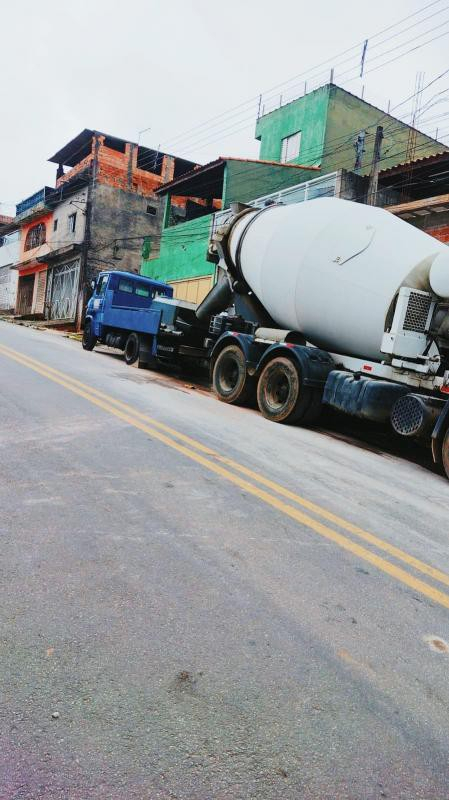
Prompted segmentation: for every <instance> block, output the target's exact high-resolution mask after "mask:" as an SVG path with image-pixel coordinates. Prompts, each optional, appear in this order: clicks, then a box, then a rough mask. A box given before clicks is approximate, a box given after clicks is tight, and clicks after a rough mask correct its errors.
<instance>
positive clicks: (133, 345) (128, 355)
mask: <svg viewBox="0 0 449 800" xmlns="http://www.w3.org/2000/svg"><path fill="white" fill-rule="evenodd" d="M139 349H140V341H139V334H137V333H130V334H129V336H128V338H127V340H126V344H125V361H126V363H127V364H128V366H131V364H134V363H135V362H136V361H137V359H138V358H139Z"/></svg>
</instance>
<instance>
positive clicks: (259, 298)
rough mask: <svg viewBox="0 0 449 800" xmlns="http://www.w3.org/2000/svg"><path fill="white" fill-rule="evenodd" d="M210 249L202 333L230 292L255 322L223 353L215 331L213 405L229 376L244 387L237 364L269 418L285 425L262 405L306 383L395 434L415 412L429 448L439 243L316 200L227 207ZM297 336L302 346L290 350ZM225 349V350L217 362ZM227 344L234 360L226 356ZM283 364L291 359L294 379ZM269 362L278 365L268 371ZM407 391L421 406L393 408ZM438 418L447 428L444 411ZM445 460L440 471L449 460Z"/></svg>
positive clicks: (445, 269) (439, 305) (445, 310)
mask: <svg viewBox="0 0 449 800" xmlns="http://www.w3.org/2000/svg"><path fill="white" fill-rule="evenodd" d="M210 251H211V252H213V253H215V255H216V258H217V261H218V273H219V275H220V280H219V282H218V283H217V287H216V288H215V289H214V290H213V292H212V293H211V296H209V297H208V298H206V301H205V302H206V305H203V309H205V308H207V304H209V306H208V307H209V310H210V311H211V313H212V321H211V325H214V320H216V319H217V317H218V316H219V314H217V312H218V308H219V306H220V296H223V297H224V296H226V293H229V290H231V291H232V294H233V299H234V309H235V312H236V314H237V315H239V313H240V314H241V315H242V316H243V318H244V319H246V320H247V322H249V321H250V320H251V321H252V323H253V324H254V325H255V326H256V327H255V329H254V332H253V334H252V338H251V340H250V341H249V340H248V339H243V338H242V336H243V335H240V334H239V335H238V336H237V337H235V338H234V342H233V344H232V345H231V344H229V343H228V344H226V342H225V339H224V338H223V337H224V336H225V333H226V331H223V334H222V336H221V337H220V338H219V340H218V342H217V344H216V346H215V348H214V350H213V353H212V361H213V362H215V367H216V365H217V363H221V364H222V370H221V372H222V373H223V374H222V376H221V377H222V378H223V380H222V385H221V389H220V381H218V384H217V385H215V383H214V387H215V390H216V392H217V394H218V396H219V398H220V399H222V400H227V402H235V397H234V395H235V392H229V391H228V392H227V396H226V391H227V390H226V385H228V389H229V386H230V385H231V383H232V374H234V376H237V378H238V380H239V381H240V382H241V375H242V369H243V366H242V364H244V365H245V369H246V372H247V373H248V376H247V377H248V379H250V378H251V379H254V380H253V383H255V384H257V385H256V388H255V389H254V392H256V393H257V398H258V403H259V407H260V408H261V410H262V413H265V415H266V416H268V417H269V418H272V419H278V420H280V421H291V419H292V416H291V415H288V414H286V415H285V416H283V415H282V414H275V413H273V414H271V416H270V405H271V407H272V408H277V409H278V410H279V408H281V406H282V396H283V395H284V396H287V395H288V393H289V391H290V389H291V387H292V384H295V383H296V384H298V383H299V384H302V388H303V389H304V390H305V389H306V388H307V387H309V386H311V385H312V384H313V385H314V388H315V389H316V390H317V392H316V394H318V395H319V394H320V390H322V391H321V396H320V404H321V403H322V402H324V403H326V404H328V405H331V406H333V407H334V408H337V409H338V410H339V411H342V412H345V413H350V414H353V415H354V416H359V417H361V418H367V419H370V418H373V419H377V420H380V419H382V420H392V421H394V427H395V430H396V432H397V433H398V434H402V435H408V427H409V422H410V418H411V417H412V416H413V415H417V416H420V415H421V417H422V423H421V425H418V430H417V431H416V438H420V437H422V435H423V431H424V430H425V431H426V434H425V439H426V442H427V443H429V442H430V436H429V433H428V430H427V427H426V426H428V424H429V422H428V420H429V419H430V418H433V417H434V416H436V417H438V416H439V414H440V413H441V409H442V408H443V407H445V401H446V399H447V394H448V392H449V360H448V354H449V253H448V251H447V248H446V246H445V245H443V244H442V243H440V242H438V241H437V240H435V239H433V238H432V237H430V236H429V235H428V234H426V233H424V232H423V231H421V230H419V229H417V228H414V227H412V226H411V225H409V224H408V223H406V222H404V221H403V220H400V219H398V218H397V217H395V216H393V215H392V214H390V213H389V212H388V211H385V210H383V209H379V208H375V207H372V206H365V205H362V204H359V203H352V202H349V201H344V200H338V199H336V198H321V199H316V200H312V201H308V202H305V203H298V204H291V205H288V206H284V205H282V206H281V205H272V206H269V207H268V208H263V209H258V208H253V207H243V208H242V207H240V208H237V209H231V211H230V212H229V215H228V216H227V217H226V218H225V220H224V224H223V225H221V226H219V227H218V228H217V229H216V230H214V231H213V233H212V239H211V244H210ZM226 287H227V288H226ZM224 311H225V309H224V308H223V309H222V313H223V312H224ZM198 312H199V313H200V314H201V306H200V309H199V310H198ZM214 315H215V316H214ZM221 325H222V327H224V326H225V325H226V323H225V322H224V321H222V322H221ZM262 327H263V328H265V329H267V328H268V329H269V328H271V329H274V330H275V331H276V333H272V334H271V337H272V340H273V341H272V345H271V346H270V340H269V338H267V336H268V337H269V336H270V334H269V333H268V334H267V333H266V331H265V333H264V334H263V340H262V335H261V333H260V329H261V328H262ZM216 329H217V330H219V329H220V326H219V324H218V323H216ZM279 331H283V336H281V335H280V334H279ZM227 333H229V331H228V332H227ZM227 333H226V335H227ZM231 333H236V334H238V331H234V332H231ZM294 337H297V342H296V343H295V342H293V341H292V338H294ZM299 337H303V342H307V345H306V344H304V343H303V344H299V343H298V339H299ZM282 339H283V341H282ZM289 339H290V341H289ZM280 340H281V341H280ZM224 344H226V347H229V348H231V347H233V348H234V349H233V350H229V352H228V353H227V354H225V355H224V356H221V355H220V350H221V349H222V348H223V345H224ZM235 348H237V349H238V348H240V349H241V352H242V354H243V360H242V358H240V361H239V358H237V356H235V357H233V356H232V353H233V352H235ZM282 348H283V349H282ZM300 348H302V350H301V349H300ZM313 348H315V356H314V355H313ZM268 349H269V352H267V350H268ZM281 352H282V355H281ZM318 354H320V355H318ZM326 357H327V358H328V359H330V361H331V362H332V364H333V368H332V369H328V372H327V374H326V369H325V368H324V367H323V369H322V370H321V373H322V374H321V375H320V376H317V375H314V376H313V375H312V373H313V370H312V368H311V364H312V362H313V360H314V358H315V360H316V359H318V360H319V359H320V358H322V359H324V360H325V358H326ZM233 358H234V360H233ZM280 358H283V359H284V362H285V359H287V361H290V362H292V363H293V365H294V370H293V373H292V374H290V372H291V370H290V366H288V367H286V365H285V363H284V362H282V363H281V361H279V359H280ZM276 359H278V361H276ZM270 360H272V361H273V362H276V363H275V364H274V365H272V367H271V368H270V369H268V364H269V361H270ZM237 362H239V363H237ZM240 362H241V363H240ZM275 367H276V369H275ZM262 371H264V381H262V383H263V387H262V388H264V393H263V392H262V390H261V389H260V387H259V383H260V380H261V374H262ZM226 375H227V383H226V380H225V378H226ZM239 376H240V377H239ZM314 381H315V383H313V382H314ZM320 381H321V384H320ZM360 381H361V382H360ZM244 386H245V384H244ZM289 387H290V389H289ZM246 388H247V387H246V386H245V392H244V394H246V393H247V392H246ZM253 388H254V387H253ZM293 388H294V387H293ZM292 391H293V390H292ZM220 392H221V395H220ZM409 394H410V395H411V394H414V395H417V394H418V395H420V396H421V399H419V400H417V399H416V397H415V398H413V397H411V398H409V399H408V400H407V401H405V400H401V398H402V397H403V396H404V395H409ZM262 395H263V397H265V400H263V397H262ZM227 398H228V399H227ZM229 398H231V399H229ZM429 398H430V399H429ZM434 400H435V401H436V402H434ZM396 403H398V405H397V406H395V404H396ZM418 406H419V407H418ZM394 407H395V408H396V413H394V414H393V408H394ZM430 407H431V409H432V410H431V411H430V410H429V409H430ZM399 412H400V413H399ZM418 412H419V413H418ZM296 416H297V415H296ZM306 416H307V415H306ZM309 417H310V414H309ZM445 417H448V421H449V414H448V415H445ZM400 419H402V420H403V425H402V427H401V424H400V423H399V420H400ZM407 420H408V422H407ZM440 427H441V426H440ZM444 435H446V434H444ZM443 438H444V437H443ZM440 439H441V432H440ZM441 447H442V452H443V453H444V445H443V444H442V445H441ZM448 449H449V445H448ZM448 459H449V456H448ZM443 463H444V465H445V468H446V470H447V471H448V470H449V460H448V463H447V465H446V462H445V460H444V458H443Z"/></svg>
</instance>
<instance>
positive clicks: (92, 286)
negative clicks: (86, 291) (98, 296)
mask: <svg viewBox="0 0 449 800" xmlns="http://www.w3.org/2000/svg"><path fill="white" fill-rule="evenodd" d="M96 285H97V282H96V281H94V280H92V281H91V282H90V288H91V289H92V291H93V292H94V291H95V286H96Z"/></svg>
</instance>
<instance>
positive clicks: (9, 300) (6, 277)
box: [0, 214, 20, 314]
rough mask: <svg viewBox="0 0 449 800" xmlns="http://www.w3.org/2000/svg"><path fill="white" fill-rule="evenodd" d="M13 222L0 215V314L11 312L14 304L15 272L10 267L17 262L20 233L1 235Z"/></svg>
mask: <svg viewBox="0 0 449 800" xmlns="http://www.w3.org/2000/svg"><path fill="white" fill-rule="evenodd" d="M13 221H14V218H13V217H9V216H5V215H3V214H0V314H2V313H5V312H10V311H13V310H14V308H15V304H16V295H17V271H16V270H15V269H12V267H13V266H14V265H15V264H16V263H17V261H18V260H19V248H20V231H19V230H18V229H16V230H12V231H10V232H9V233H7V234H4V233H3V230H4V229H5V228H6V227H8V228H10V226H11V223H12V222H13Z"/></svg>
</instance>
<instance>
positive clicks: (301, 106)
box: [256, 86, 329, 180]
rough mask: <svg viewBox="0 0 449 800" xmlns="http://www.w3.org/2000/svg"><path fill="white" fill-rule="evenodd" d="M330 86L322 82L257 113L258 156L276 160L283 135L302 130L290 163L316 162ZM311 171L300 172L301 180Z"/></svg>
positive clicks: (278, 158)
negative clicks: (265, 110)
mask: <svg viewBox="0 0 449 800" xmlns="http://www.w3.org/2000/svg"><path fill="white" fill-rule="evenodd" d="M328 104H329V86H323V87H321V88H320V89H317V90H316V91H314V92H310V94H306V95H304V97H300V98H299V99H298V100H295V101H294V102H292V103H288V104H287V105H285V106H282V107H281V108H278V109H276V110H275V111H272V112H271V113H270V114H266V115H265V116H264V117H260V119H258V120H257V124H256V139H259V140H260V151H259V158H261V159H264V160H266V161H279V160H280V158H281V148H282V139H284V138H285V137H286V136H291V135H292V134H293V133H296V132H297V131H301V147H300V151H299V156H298V158H296V159H295V160H294V161H292V162H291V163H292V164H307V165H319V164H320V163H321V156H322V152H323V147H324V140H325V135H326V122H327V112H328ZM309 178H310V175H308V174H307V173H304V174H303V177H302V180H308V179H309Z"/></svg>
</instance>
